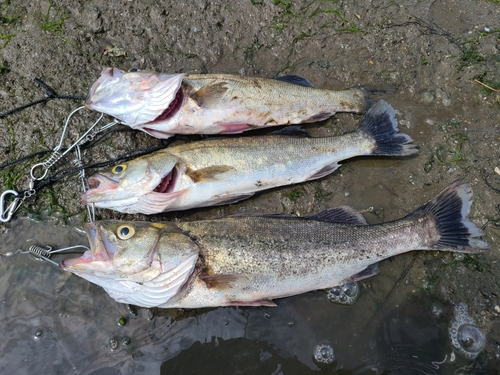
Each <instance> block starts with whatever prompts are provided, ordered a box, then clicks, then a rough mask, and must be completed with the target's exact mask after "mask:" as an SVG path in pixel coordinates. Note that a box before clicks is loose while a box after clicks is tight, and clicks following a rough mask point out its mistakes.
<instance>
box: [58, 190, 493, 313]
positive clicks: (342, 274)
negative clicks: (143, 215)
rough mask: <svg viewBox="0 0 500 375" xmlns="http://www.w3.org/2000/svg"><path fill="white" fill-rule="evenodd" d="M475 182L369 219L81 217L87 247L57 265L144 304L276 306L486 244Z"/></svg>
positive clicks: (350, 213) (342, 212)
mask: <svg viewBox="0 0 500 375" xmlns="http://www.w3.org/2000/svg"><path fill="white" fill-rule="evenodd" d="M471 197H472V192H471V187H470V185H469V184H466V183H465V184H461V183H460V181H457V182H454V183H452V184H451V185H450V186H449V187H448V188H446V189H445V190H444V191H442V192H441V193H440V194H439V195H438V196H437V197H436V198H435V199H434V200H432V201H430V202H428V203H427V204H425V205H423V206H421V207H420V208H418V209H417V210H416V211H414V212H413V213H411V214H410V215H408V216H406V217H404V218H402V219H399V220H396V221H392V222H388V223H384V224H378V225H367V224H366V221H365V220H364V218H363V217H362V216H361V214H359V213H358V212H356V211H354V209H352V208H349V207H338V208H335V209H331V210H329V211H325V212H323V213H321V214H318V215H313V216H309V217H302V218H299V217H277V216H233V217H227V218H223V219H218V220H203V221H194V222H184V223H182V222H176V223H174V222H164V223H159V222H157V223H151V222H122V221H102V222H94V223H90V224H87V234H88V237H89V241H90V246H91V249H90V250H87V251H86V252H85V253H84V254H83V256H82V257H80V258H74V259H67V260H64V261H63V262H62V263H61V264H60V266H61V267H62V268H63V269H65V270H67V271H70V272H72V273H74V274H76V275H78V276H81V277H83V278H85V279H87V280H89V281H91V282H93V283H95V284H97V285H100V286H102V287H103V288H104V289H105V290H106V291H107V292H108V293H109V295H110V296H111V297H112V298H114V299H115V300H116V301H118V302H123V303H128V304H133V305H138V306H144V307H153V306H158V307H178V308H199V307H209V306H259V305H265V306H275V304H274V302H272V300H273V299H276V298H282V297H287V296H292V295H295V294H300V293H305V292H308V291H311V290H317V289H324V288H331V287H333V286H336V285H341V284H344V283H346V282H349V281H356V280H361V279H364V278H367V277H370V276H372V275H374V274H376V273H377V272H378V267H377V266H376V264H377V263H378V262H379V261H381V260H383V259H386V258H389V257H392V256H394V255H397V254H401V253H404V252H407V251H411V250H446V251H456V252H463V253H475V252H478V251H480V250H481V249H485V248H487V247H488V244H487V243H486V242H484V241H481V240H479V239H476V238H475V237H478V236H480V235H482V233H481V232H480V230H479V228H477V227H476V225H475V224H474V223H472V222H471V221H470V220H469V218H468V214H469V212H470V207H471Z"/></svg>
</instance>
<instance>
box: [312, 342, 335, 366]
mask: <svg viewBox="0 0 500 375" xmlns="http://www.w3.org/2000/svg"><path fill="white" fill-rule="evenodd" d="M313 354H314V359H315V360H316V361H318V362H320V363H332V362H333V361H334V360H335V354H334V353H333V348H332V347H331V345H328V344H319V345H316V346H315V347H314V353H313Z"/></svg>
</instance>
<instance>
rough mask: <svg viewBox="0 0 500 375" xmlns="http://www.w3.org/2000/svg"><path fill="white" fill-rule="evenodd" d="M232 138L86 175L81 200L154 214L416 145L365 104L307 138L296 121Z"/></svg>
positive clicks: (383, 107)
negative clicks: (344, 123)
mask: <svg viewBox="0 0 500 375" xmlns="http://www.w3.org/2000/svg"><path fill="white" fill-rule="evenodd" d="M291 131H293V132H294V133H297V132H299V135H286V134H270V135H267V136H254V137H239V138H211V139H206V140H202V141H197V142H190V143H185V144H182V145H177V146H173V147H167V148H165V149H162V150H159V151H156V152H154V153H151V154H148V155H145V156H142V157H139V158H136V159H133V160H131V161H129V162H125V163H121V164H118V165H115V166H113V167H112V168H110V169H109V170H107V171H104V172H99V173H97V174H95V175H93V176H91V177H89V179H88V182H89V185H90V189H89V190H87V192H85V193H84V194H83V195H82V198H81V201H82V203H83V204H87V205H91V204H92V205H94V206H95V207H97V208H107V209H112V210H115V211H120V212H124V213H143V214H155V213H160V212H166V211H172V210H186V209H190V208H194V207H205V206H214V205H222V204H229V203H234V202H237V201H240V200H242V199H246V198H249V197H251V196H252V195H253V194H255V192H257V191H262V190H265V189H270V188H273V187H277V186H283V185H290V184H295V183H299V182H303V181H311V180H315V179H318V178H322V177H324V176H327V175H329V174H331V173H332V172H333V171H335V170H336V169H337V168H338V167H339V161H341V160H345V159H349V158H352V157H355V156H363V155H373V156H374V155H386V156H399V157H402V156H409V155H412V154H414V153H416V152H418V148H417V147H416V145H415V144H414V143H412V139H411V138H410V137H409V136H408V135H406V134H402V133H400V132H399V131H398V124H397V120H396V118H395V114H394V109H393V108H392V107H391V106H390V105H389V104H388V103H387V102H386V101H384V100H380V101H379V102H378V103H376V104H375V105H373V106H372V108H370V110H369V111H368V112H367V113H366V114H365V116H364V118H363V119H362V121H361V122H360V124H359V126H358V127H357V129H356V130H355V131H353V132H351V133H348V134H345V135H342V136H335V137H322V138H319V137H318V138H312V137H307V136H305V131H304V130H303V129H302V130H301V129H290V127H288V128H285V129H284V130H283V131H281V132H280V133H283V132H285V133H290V132H291Z"/></svg>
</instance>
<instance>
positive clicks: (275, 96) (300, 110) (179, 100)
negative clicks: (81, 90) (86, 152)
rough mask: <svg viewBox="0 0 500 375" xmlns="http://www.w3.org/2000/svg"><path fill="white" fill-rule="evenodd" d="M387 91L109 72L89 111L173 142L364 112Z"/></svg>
mask: <svg viewBox="0 0 500 375" xmlns="http://www.w3.org/2000/svg"><path fill="white" fill-rule="evenodd" d="M383 91H384V90H369V89H366V88H364V87H354V88H350V89H345V90H341V91H333V90H325V89H316V88H314V87H312V85H311V84H310V83H309V82H308V81H307V80H306V79H304V78H302V77H298V76H295V75H289V76H281V77H277V78H275V79H267V78H258V77H242V76H238V75H230V74H164V73H158V72H154V71H137V70H135V71H130V72H125V71H123V70H120V69H117V68H105V69H104V70H103V71H102V73H101V76H100V77H99V78H98V79H97V80H96V81H95V82H94V83H93V85H92V87H91V88H90V91H89V95H88V96H87V99H86V101H85V107H86V108H87V109H89V110H92V111H96V112H100V113H105V114H108V115H110V116H113V117H114V118H115V119H117V120H118V121H119V122H120V123H121V124H124V125H128V126H130V127H131V128H133V129H138V130H141V131H143V132H146V133H148V134H150V135H152V136H153V137H156V138H169V137H171V136H172V135H174V134H235V133H241V132H243V131H246V130H251V129H255V128H263V127H268V126H276V125H289V124H302V123H311V122H318V121H322V120H325V119H327V118H329V117H330V116H332V115H333V114H335V113H336V112H354V113H364V112H365V111H366V110H367V109H368V108H369V107H370V106H371V104H374V102H375V100H374V99H373V96H374V95H377V92H378V93H380V92H383Z"/></svg>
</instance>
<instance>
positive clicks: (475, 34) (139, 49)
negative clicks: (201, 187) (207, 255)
mask: <svg viewBox="0 0 500 375" xmlns="http://www.w3.org/2000/svg"><path fill="white" fill-rule="evenodd" d="M0 25H1V32H0V112H4V111H8V110H10V109H13V108H16V107H19V106H22V105H24V104H27V103H29V102H31V101H33V100H37V99H40V98H43V97H44V95H45V90H44V89H43V88H42V87H40V86H38V85H37V84H36V83H34V78H39V79H42V80H43V81H44V82H45V83H46V84H48V85H50V86H51V87H52V88H53V89H54V90H55V91H56V92H57V93H58V94H60V95H75V96H82V97H84V96H85V95H86V94H87V92H88V90H89V88H90V86H91V84H92V83H93V81H94V80H96V79H97V78H98V77H99V74H100V71H101V69H102V68H103V67H106V66H113V67H118V68H121V69H125V70H126V69H130V68H138V69H153V70H157V71H161V72H166V73H174V72H175V73H178V72H185V73H232V74H241V75H245V76H260V77H274V76H276V75H281V74H297V75H300V76H303V77H306V78H307V79H308V80H309V81H310V82H311V83H312V84H313V85H314V86H315V87H321V88H329V89H342V88H345V87H350V86H355V85H366V86H369V87H375V88H377V87H381V88H391V87H393V88H395V89H396V91H395V93H394V94H387V95H386V96H385V99H386V100H388V101H389V102H390V103H391V104H392V105H393V106H394V108H395V109H396V110H397V117H398V119H399V124H400V127H401V129H402V130H403V131H404V132H406V133H407V134H409V135H410V136H411V137H412V138H413V139H414V140H415V142H416V143H417V144H418V145H419V146H420V153H419V154H418V155H417V156H415V157H411V158H408V159H401V160H395V159H388V158H387V159H375V158H364V159H356V160H350V161H347V162H344V163H343V165H342V167H341V168H340V170H338V171H336V172H335V173H334V174H332V175H330V176H328V177H325V178H323V179H321V180H318V181H313V182H308V183H305V184H301V185H297V186H292V187H286V188H280V189H274V190H272V191H269V192H265V193H261V194H258V195H257V196H256V197H254V198H252V199H250V200H248V201H243V202H241V203H238V204H233V205H230V206H225V207H219V208H212V209H203V210H192V211H188V212H180V213H169V214H165V215H158V216H156V217H154V220H170V219H183V220H193V219H200V218H213V217H220V216H224V215H228V214H232V213H242V212H263V211H267V212H270V211H272V212H287V213H297V214H307V213H313V212H319V211H321V210H323V209H325V208H328V207H333V206H338V205H344V204H347V205H351V206H353V207H355V208H357V209H360V210H362V211H364V212H366V216H367V218H368V220H369V221H370V222H372V223H375V222H380V221H381V220H384V221H387V220H392V219H395V218H399V217H401V216H403V215H405V214H407V213H409V212H411V211H412V210H413V209H414V208H416V207H417V206H419V205H420V204H422V203H424V202H426V201H427V200H429V199H431V198H432V197H434V196H435V195H436V194H437V193H438V192H439V191H440V190H442V189H443V188H444V187H445V186H446V185H447V184H449V183H450V182H452V181H453V180H455V179H457V178H463V179H464V180H466V181H468V182H470V183H471V184H472V186H473V191H474V205H473V210H472V214H471V217H472V218H473V221H474V222H475V223H477V224H478V225H479V226H481V227H482V228H484V232H485V239H486V240H487V241H488V242H489V243H490V244H491V250H490V251H489V252H488V253H486V254H480V255H475V256H466V257H463V256H461V257H459V256H454V255H450V254H437V255H436V254H426V253H425V254H424V253H420V254H419V255H418V257H419V258H418V260H417V261H415V262H414V263H411V264H412V265H413V267H412V269H410V270H409V271H408V274H407V275H406V276H407V277H408V278H410V279H412V280H413V282H415V283H416V285H418V287H419V288H420V289H419V290H421V291H422V292H423V293H424V294H425V295H427V296H428V297H429V296H430V298H431V299H432V300H436V301H440V303H441V304H443V305H445V306H452V305H453V304H456V303H459V302H464V303H466V304H467V305H468V306H469V313H470V314H471V316H472V317H473V318H474V319H475V320H476V321H477V324H478V326H479V327H480V328H481V330H482V331H483V332H484V333H485V335H486V337H487V345H486V349H485V351H484V353H483V357H482V358H483V361H482V362H481V364H476V369H477V371H479V372H484V373H495V372H493V371H494V369H498V368H500V361H499V357H500V349H499V347H500V326H499V325H498V321H499V316H500V315H499V314H500V307H499V306H500V299H499V292H498V291H499V287H500V265H499V263H498V260H499V252H498V251H499V248H500V175H499V174H498V173H495V171H494V170H495V168H496V167H497V168H500V124H499V120H500V93H499V91H498V89H499V88H500V75H499V72H500V52H499V49H500V4H499V2H498V0H478V1H470V0H456V1H452V0H442V1H423V0H421V1H417V0H414V1H411V0H408V1H400V2H393V1H369V0H366V1H355V2H351V1H321V0H310V1H293V2H292V1H290V2H287V1H283V0H276V1H274V2H273V1H266V0H245V1H232V2H225V1H205V0H194V1H191V2H173V1H124V0H121V1H119V0H110V1H99V0H91V1H86V2H80V1H74V0H72V1H65V2H62V1H44V0H42V1H22V0H17V1H3V2H1V3H0ZM481 83H482V84H481ZM82 103H83V101H82V100H60V99H54V100H51V101H48V102H46V103H43V104H39V105H36V106H33V107H30V108H28V109H25V110H23V111H21V112H18V113H15V114H12V115H10V116H7V117H4V118H2V119H1V120H0V126H1V128H0V163H1V164H4V163H8V162H11V161H14V160H16V159H18V158H21V157H23V156H25V155H28V154H31V153H33V152H37V151H41V150H47V149H52V148H53V147H55V145H56V144H57V143H58V139H59V136H60V133H61V128H62V125H63V123H64V120H65V118H66V116H67V115H68V114H69V112H70V111H71V110H72V109H74V108H76V107H78V106H80V105H82ZM95 118H96V116H95V115H94V114H91V113H87V114H85V115H80V116H79V117H78V118H77V119H76V120H75V121H74V122H72V123H71V126H70V129H69V131H68V138H67V139H66V140H65V141H64V142H65V145H69V143H70V142H71V141H74V140H76V139H77V138H78V137H79V136H80V135H81V134H83V132H84V131H85V130H86V129H87V128H88V127H89V126H90V125H91V123H92V120H93V119H95ZM360 118H361V116H357V115H350V114H338V115H336V116H335V117H333V118H331V119H329V120H327V121H324V122H321V123H318V124H314V125H310V126H307V129H308V130H309V131H310V132H311V133H313V134H314V135H329V134H341V133H342V132H347V131H349V130H352V129H353V128H355V126H356V124H357V123H358V122H359V120H360ZM183 141H185V140H184V139H181V140H176V142H183ZM156 145H159V141H157V140H154V139H152V138H150V137H148V136H147V135H145V134H139V133H132V132H121V133H114V134H112V135H110V136H109V137H107V138H105V140H104V141H103V142H101V143H100V144H99V145H97V146H96V147H94V148H92V149H90V150H87V151H85V152H84V154H83V160H84V163H88V164H91V163H97V162H101V161H106V160H110V159H113V158H116V157H118V156H119V155H121V154H123V153H124V152H126V151H129V150H133V149H136V148H141V147H148V146H156ZM69 160H70V159H68V160H65V161H64V162H63V163H60V164H57V165H56V166H54V168H53V169H52V170H51V171H50V173H49V175H50V174H51V173H54V172H57V171H58V170H61V169H62V168H65V167H67V166H68V165H69V163H70V161H69ZM36 162H37V160H33V159H31V160H28V161H24V162H22V163H20V164H19V165H17V166H15V167H12V168H4V169H3V170H2V175H1V180H0V186H1V187H2V190H5V189H15V190H17V191H23V190H25V189H26V188H27V187H28V183H29V179H28V175H29V169H30V168H31V166H32V165H33V164H34V163H36ZM87 173H92V170H88V171H87ZM499 173H500V172H499ZM80 194H81V182H80V181H79V180H78V179H77V178H76V177H74V176H73V177H69V178H66V179H64V180H63V181H58V182H56V183H54V184H52V185H50V186H47V187H45V188H43V189H40V191H38V192H37V194H36V195H35V196H34V197H31V198H28V199H27V200H26V201H25V203H24V204H23V206H22V207H21V209H19V210H18V212H17V213H16V215H15V216H16V217H22V216H29V217H32V218H35V219H42V220H49V222H51V223H53V225H54V226H57V225H61V224H67V223H72V225H74V226H79V225H81V223H83V222H84V220H85V215H86V214H85V212H86V211H85V209H84V207H83V206H81V205H80V204H79V196H80ZM98 215H99V217H101V218H109V217H117V218H123V219H125V218H126V219H130V218H134V219H144V218H145V217H143V216H141V215H137V216H135V217H132V216H130V215H128V216H127V215H121V214H113V213H112V212H106V211H102V210H101V211H99V213H98ZM16 227H20V226H19V225H17V226H15V225H13V224H12V225H11V224H2V226H1V227H0V233H2V235H3V236H5V238H8V236H18V237H19V238H21V239H25V238H28V237H32V236H29V235H27V234H26V233H21V232H19V233H15V232H14V233H13V232H12V231H13V230H15V228H16ZM30 228H31V227H30ZM26 236H28V237H26ZM9 238H10V237H9ZM54 241H55V240H54ZM3 242H4V243H5V241H3ZM2 250H3V253H5V252H7V251H8V250H9V249H6V248H3V249H2ZM10 250H12V249H10ZM413 256H414V255H413V254H409V255H403V256H401V259H402V260H400V262H404V260H405V259H406V260H409V259H412V257H413ZM0 259H1V261H2V263H4V264H5V262H8V261H9V260H8V259H10V258H6V257H1V258H0ZM396 264H401V263H396ZM38 266H39V267H42V266H41V265H38ZM9 270H10V268H9ZM0 272H5V270H3V271H0ZM9 272H10V271H9ZM398 273H400V271H396V274H398ZM2 280H3V281H5V279H2ZM82 285H83V284H82ZM9 288H15V285H10V286H9ZM4 289H5V290H7V289H8V288H7V286H5V285H4V286H3V287H2V290H4ZM389 289H390V288H389ZM95 290H96V289H95V288H94V289H91V291H94V292H95ZM400 293H401V294H400V298H401V299H402V300H405V299H406V297H405V295H404V293H405V292H404V291H401V292H400ZM415 303H417V302H415ZM353 308H355V305H354V306H353ZM4 329H5V330H8V329H9V328H8V327H7V325H4V326H3V328H2V330H4ZM193 353H195V352H193ZM179 358H181V357H179ZM179 361H180V359H178V360H177V362H176V365H178V366H181V367H182V362H179ZM302 362H303V361H302ZM159 363H161V361H160V362H159ZM165 363H166V364H167V365H165V366H168V362H165ZM179 363H181V364H180V365H179ZM5 366H7V367H5ZM228 366H229V365H228ZM235 366H236V367H235V368H234V372H236V371H237V365H235ZM477 366H479V367H477ZM229 367H231V366H229ZM4 368H9V367H8V365H6V364H4ZM308 368H312V369H314V366H309V365H308ZM162 369H163V371H164V372H165V371H166V370H165V367H162ZM240 370H241V369H240ZM75 371H76V373H79V372H78V369H76V368H75ZM123 371H124V372H123V373H126V370H123ZM158 371H159V367H158ZM241 371H242V372H244V371H243V370H241ZM96 373H98V372H96ZM118 373H119V372H118ZM165 373H168V372H165ZM284 373H293V371H288V372H287V371H284Z"/></svg>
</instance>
